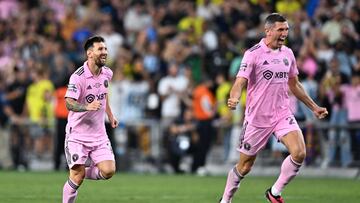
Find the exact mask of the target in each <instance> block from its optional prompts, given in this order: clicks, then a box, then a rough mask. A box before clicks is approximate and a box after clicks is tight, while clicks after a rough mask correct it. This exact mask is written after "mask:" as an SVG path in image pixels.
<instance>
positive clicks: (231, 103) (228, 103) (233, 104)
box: [227, 98, 239, 110]
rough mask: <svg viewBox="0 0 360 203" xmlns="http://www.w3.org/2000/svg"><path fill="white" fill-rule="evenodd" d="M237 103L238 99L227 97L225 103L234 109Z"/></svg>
mask: <svg viewBox="0 0 360 203" xmlns="http://www.w3.org/2000/svg"><path fill="white" fill-rule="evenodd" d="M238 103H239V99H235V98H229V99H228V102H227V105H228V107H229V108H230V109H231V110H235V109H236V106H237V104H238Z"/></svg>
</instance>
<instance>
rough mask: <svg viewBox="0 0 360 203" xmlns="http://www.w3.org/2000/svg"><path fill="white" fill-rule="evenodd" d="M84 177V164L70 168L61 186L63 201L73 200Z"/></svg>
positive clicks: (69, 201) (71, 201)
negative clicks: (67, 176) (67, 177)
mask: <svg viewBox="0 0 360 203" xmlns="http://www.w3.org/2000/svg"><path fill="white" fill-rule="evenodd" d="M84 178H85V166H84V165H74V166H73V167H72V168H71V169H70V175H69V179H68V180H67V181H66V182H65V184H64V187H63V203H73V202H75V199H76V196H77V189H78V188H79V187H80V185H81V183H82V182H83V180H84Z"/></svg>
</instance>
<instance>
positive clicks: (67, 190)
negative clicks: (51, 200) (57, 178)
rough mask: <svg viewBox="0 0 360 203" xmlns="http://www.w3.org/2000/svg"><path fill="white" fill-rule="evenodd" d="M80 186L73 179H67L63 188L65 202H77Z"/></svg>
mask: <svg viewBox="0 0 360 203" xmlns="http://www.w3.org/2000/svg"><path fill="white" fill-rule="evenodd" d="M78 188H79V186H78V185H76V184H75V183H74V182H73V181H71V180H70V179H69V180H67V181H66V182H65V184H64V188H63V203H73V202H75V199H76V196H77V189H78Z"/></svg>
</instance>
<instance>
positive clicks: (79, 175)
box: [69, 169, 85, 185]
mask: <svg viewBox="0 0 360 203" xmlns="http://www.w3.org/2000/svg"><path fill="white" fill-rule="evenodd" d="M69 178H70V179H71V181H73V182H74V183H75V184H77V185H81V183H82V182H83V180H84V179H85V169H84V170H81V169H80V170H70V176H69Z"/></svg>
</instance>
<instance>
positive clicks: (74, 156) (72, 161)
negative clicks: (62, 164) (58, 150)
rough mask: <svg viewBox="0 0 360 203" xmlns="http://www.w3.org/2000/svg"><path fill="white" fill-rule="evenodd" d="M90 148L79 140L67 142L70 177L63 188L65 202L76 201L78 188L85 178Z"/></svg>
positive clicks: (66, 150) (66, 154)
mask: <svg viewBox="0 0 360 203" xmlns="http://www.w3.org/2000/svg"><path fill="white" fill-rule="evenodd" d="M89 151H90V149H89V148H87V147H86V146H84V145H83V144H80V143H77V142H71V141H66V142H65V157H66V160H67V164H68V166H69V170H70V175H69V179H68V180H67V181H66V182H65V184H64V188H63V203H73V202H75V199H76V196H77V189H78V188H79V187H80V185H81V183H82V182H83V180H84V178H85V162H86V160H87V155H88V154H89Z"/></svg>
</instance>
